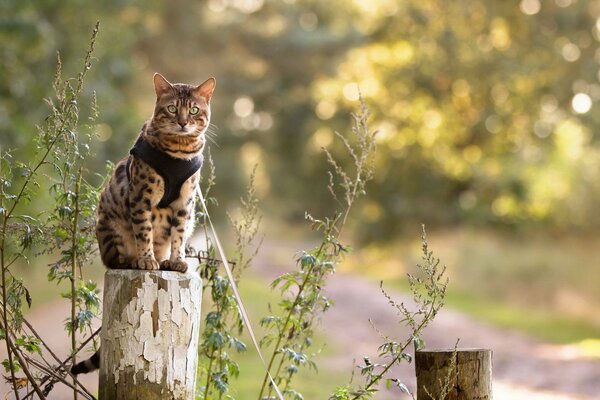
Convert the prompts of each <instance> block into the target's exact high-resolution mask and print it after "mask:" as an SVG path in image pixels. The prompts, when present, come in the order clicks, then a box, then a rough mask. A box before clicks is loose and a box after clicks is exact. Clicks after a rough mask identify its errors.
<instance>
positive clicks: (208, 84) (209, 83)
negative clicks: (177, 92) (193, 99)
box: [194, 78, 217, 102]
mask: <svg viewBox="0 0 600 400" xmlns="http://www.w3.org/2000/svg"><path fill="white" fill-rule="evenodd" d="M216 85H217V81H216V80H215V78H208V79H207V80H205V81H204V82H202V83H201V84H200V85H198V86H196V88H195V89H194V94H196V96H198V97H204V98H205V99H206V101H207V102H209V101H210V98H211V97H212V94H213V91H214V90H215V86H216Z"/></svg>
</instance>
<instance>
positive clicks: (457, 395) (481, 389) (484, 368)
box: [415, 349, 492, 400]
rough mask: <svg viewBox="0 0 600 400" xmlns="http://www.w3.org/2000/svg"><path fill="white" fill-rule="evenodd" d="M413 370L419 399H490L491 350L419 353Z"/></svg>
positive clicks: (422, 351) (425, 351) (428, 351)
mask: <svg viewBox="0 0 600 400" xmlns="http://www.w3.org/2000/svg"><path fill="white" fill-rule="evenodd" d="M415 369H416V374H417V399H418V400H432V398H433V400H488V399H492V351H491V350H487V349H457V350H453V349H452V350H420V351H417V352H416V356H415Z"/></svg>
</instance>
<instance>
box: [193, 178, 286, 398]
mask: <svg viewBox="0 0 600 400" xmlns="http://www.w3.org/2000/svg"><path fill="white" fill-rule="evenodd" d="M198 197H200V203H201V204H202V211H203V212H204V214H205V215H206V218H207V219H208V223H209V225H210V230H211V231H212V234H213V237H214V239H215V244H216V246H217V250H218V251H219V256H220V257H221V260H222V262H223V266H224V267H225V272H226V274H227V278H228V279H229V282H230V283H231V289H232V290H233V294H234V296H235V300H236V303H237V306H238V310H239V312H240V314H241V316H242V319H243V320H244V324H246V328H247V329H248V333H249V334H250V337H251V338H252V343H253V344H254V348H255V349H256V352H257V353H258V356H259V357H260V361H261V362H262V364H263V367H264V368H265V371H267V375H268V376H269V380H270V381H271V385H272V386H273V389H275V393H277V396H278V397H279V400H284V399H283V395H282V394H281V391H280V390H279V387H278V386H277V384H276V383H275V380H274V379H273V377H272V376H271V371H269V368H268V367H267V363H266V362H265V359H264V357H263V355H262V352H261V351H260V346H259V345H258V341H257V340H256V335H255V334H254V330H253V329H252V325H250V318H248V313H247V312H246V307H245V306H244V303H243V301H242V297H241V296H240V292H239V291H238V288H237V284H236V283H235V279H234V277H233V273H232V272H231V268H230V267H229V262H228V261H227V257H226V256H225V251H223V247H222V246H221V241H220V240H219V236H218V235H217V231H216V230H215V227H214V225H213V222H212V219H211V218H210V214H209V213H208V209H207V208H206V203H205V201H204V195H203V194H202V190H200V187H198Z"/></svg>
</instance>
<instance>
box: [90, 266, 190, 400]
mask: <svg viewBox="0 0 600 400" xmlns="http://www.w3.org/2000/svg"><path fill="white" fill-rule="evenodd" d="M201 294H202V281H201V280H200V278H199V277H198V274H196V273H195V272H188V273H186V274H182V273H180V272H172V271H141V270H109V271H107V272H106V274H105V276H104V306H103V314H102V331H101V347H100V383H99V400H117V399H118V400H134V399H135V400H141V399H144V400H154V399H156V400H158V399H161V400H164V399H168V400H191V399H193V398H194V394H195V390H196V369H197V365H198V336H199V329H200V303H201Z"/></svg>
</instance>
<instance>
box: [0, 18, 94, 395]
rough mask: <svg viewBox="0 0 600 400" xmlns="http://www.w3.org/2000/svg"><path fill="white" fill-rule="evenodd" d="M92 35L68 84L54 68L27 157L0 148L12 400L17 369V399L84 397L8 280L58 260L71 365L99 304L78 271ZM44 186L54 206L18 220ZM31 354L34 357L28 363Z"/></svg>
mask: <svg viewBox="0 0 600 400" xmlns="http://www.w3.org/2000/svg"><path fill="white" fill-rule="evenodd" d="M97 33H98V24H96V27H95V29H94V31H93V33H92V37H91V40H90V48H89V50H88V52H87V53H86V56H85V57H84V60H83V66H82V69H81V72H80V73H79V74H78V75H77V77H76V78H74V79H63V78H62V63H61V60H60V57H59V58H58V65H57V72H56V75H55V79H54V85H53V88H54V92H55V96H54V98H52V99H48V100H47V104H48V106H49V108H50V114H49V115H48V116H47V117H46V118H45V119H44V123H43V124H41V125H39V126H38V135H37V136H36V138H35V139H36V140H35V142H36V151H35V154H34V157H32V158H31V159H29V160H28V161H20V160H18V159H16V158H13V154H14V153H16V152H11V151H10V150H3V152H2V153H0V158H1V159H0V162H1V168H2V173H1V177H2V178H1V179H2V181H1V183H0V210H1V213H0V214H1V215H0V217H1V219H0V226H1V230H0V262H1V287H2V324H1V329H2V331H3V337H2V339H3V340H4V341H5V342H6V347H7V354H8V358H7V360H5V361H4V362H3V365H4V366H5V368H6V369H7V371H10V373H11V378H10V381H11V383H12V385H13V391H14V393H15V396H16V397H17V398H19V394H18V388H19V385H18V383H19V382H20V380H19V379H22V378H19V379H18V378H17V377H16V375H15V373H16V372H17V371H19V370H21V371H22V372H23V373H24V374H25V376H26V378H25V381H26V384H27V385H31V387H32V388H33V390H32V391H31V392H30V393H29V394H27V395H26V396H25V398H27V397H30V396H32V395H33V393H34V392H35V393H36V394H37V395H38V396H39V397H40V398H45V396H47V395H48V394H49V392H50V391H51V390H52V387H53V385H54V384H55V383H56V382H58V381H61V382H63V383H64V384H67V385H68V386H71V387H72V388H73V389H74V391H75V392H81V393H83V394H84V395H85V396H88V397H89V396H91V395H89V393H87V391H86V390H85V388H84V387H82V386H81V385H80V384H79V383H77V381H76V380H75V379H74V380H73V383H72V384H71V383H69V382H67V381H66V379H65V369H64V365H65V363H66V361H61V360H59V359H58V358H57V357H56V356H55V355H54V353H53V352H52V350H51V349H50V348H48V346H47V345H46V344H45V343H44V342H43V340H42V339H41V337H40V336H39V335H38V334H37V332H36V331H35V329H34V328H33V326H31V324H29V322H28V321H27V320H26V319H25V318H24V316H23V313H22V308H23V305H24V302H25V303H26V304H27V305H28V306H31V303H32V297H31V295H30V293H29V291H28V290H27V288H26V287H25V286H24V283H23V281H22V280H20V279H18V278H16V277H15V276H14V275H13V271H12V269H11V267H14V266H15V265H18V263H19V262H21V261H26V262H27V261H28V258H27V257H28V255H29V254H31V252H34V254H36V256H37V255H41V254H49V255H51V256H54V255H55V254H58V255H59V257H60V258H59V259H58V260H57V261H55V262H53V263H52V264H51V266H50V272H49V273H48V279H49V280H50V281H57V283H60V282H61V281H62V280H63V279H66V280H68V281H70V291H69V292H68V293H65V294H64V297H66V298H68V299H69V300H70V302H71V317H70V319H69V320H68V321H67V323H66V329H67V331H68V333H69V335H70V336H71V344H72V349H71V350H72V358H70V360H71V361H72V362H75V357H76V354H77V352H78V351H79V350H80V349H79V348H78V347H77V339H76V332H77V331H78V330H79V332H83V331H84V330H85V329H89V330H90V333H92V332H91V320H92V319H93V318H94V316H95V313H96V312H97V309H98V306H99V302H100V300H99V298H98V296H97V294H98V292H99V290H98V289H97V288H96V284H95V283H93V282H84V276H83V266H84V265H85V264H86V263H87V262H88V261H89V260H90V257H91V256H92V255H93V251H92V250H93V248H94V247H95V239H94V238H93V226H94V209H95V204H96V203H97V189H96V188H95V187H94V186H92V185H90V184H89V183H88V182H87V180H86V175H87V174H88V171H86V169H85V167H84V165H85V163H86V161H87V159H88V158H89V156H90V142H91V139H92V131H91V130H90V128H89V127H86V126H85V125H83V124H82V123H81V122H80V113H81V106H80V103H79V101H80V97H81V93H82V90H83V85H84V80H85V76H86V74H87V72H88V70H89V69H90V67H91V62H92V54H93V51H94V45H95V43H96V35H97ZM89 108H90V110H91V112H90V113H89V115H90V118H91V119H90V122H91V123H93V118H94V117H95V116H96V115H97V111H96V104H95V96H92V103H91V105H90V106H89ZM42 182H44V185H42V184H41V183H42ZM46 187H49V188H50V193H51V196H52V197H53V199H54V203H53V204H54V205H53V206H52V207H51V208H50V209H47V208H45V209H43V210H42V211H41V212H38V213H37V214H33V215H29V214H26V212H27V205H28V204H29V203H30V202H31V201H32V199H33V198H35V197H36V196H38V195H39V192H40V190H42V188H46ZM42 348H43V349H44V352H42ZM33 354H36V355H37V356H39V357H37V358H33V357H32V355H33ZM49 357H51V358H52V360H49V359H48V358H49ZM40 359H41V361H40ZM57 363H58V365H57ZM44 384H45V386H43V385H44ZM75 397H76V395H75Z"/></svg>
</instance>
